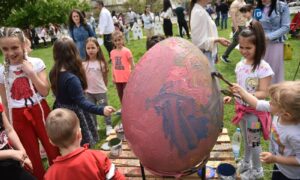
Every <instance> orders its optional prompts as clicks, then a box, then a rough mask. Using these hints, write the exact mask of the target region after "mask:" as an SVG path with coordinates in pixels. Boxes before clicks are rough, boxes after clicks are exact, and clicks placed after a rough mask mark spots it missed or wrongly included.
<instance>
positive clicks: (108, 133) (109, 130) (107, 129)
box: [106, 125, 113, 136]
mask: <svg viewBox="0 0 300 180" xmlns="http://www.w3.org/2000/svg"><path fill="white" fill-rule="evenodd" d="M112 130H113V128H112V126H111V125H107V126H106V136H109V135H110V133H111V132H112Z"/></svg>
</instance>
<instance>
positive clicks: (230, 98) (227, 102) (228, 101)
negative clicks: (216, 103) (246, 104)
mask: <svg viewBox="0 0 300 180" xmlns="http://www.w3.org/2000/svg"><path fill="white" fill-rule="evenodd" d="M231 100H232V97H230V96H225V97H224V98H223V102H224V104H229V103H230V102H231Z"/></svg>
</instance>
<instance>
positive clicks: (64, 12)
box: [4, 0, 90, 28]
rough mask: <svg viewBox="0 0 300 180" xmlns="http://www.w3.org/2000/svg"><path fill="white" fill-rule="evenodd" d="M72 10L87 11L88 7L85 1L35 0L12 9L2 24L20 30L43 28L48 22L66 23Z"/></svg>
mask: <svg viewBox="0 0 300 180" xmlns="http://www.w3.org/2000/svg"><path fill="white" fill-rule="evenodd" d="M73 8H78V9H81V10H88V9H89V8H90V7H89V4H88V3H87V1H83V2H79V1H78V0H67V1H61V0H36V1H35V2H28V3H26V4H25V5H24V6H23V7H20V8H18V9H16V8H13V9H12V10H11V13H9V17H8V18H7V20H6V21H5V23H4V24H5V25H7V26H15V27H21V28H25V27H28V26H29V25H33V26H35V27H36V26H43V25H46V24H48V23H50V22H51V23H58V24H62V23H66V22H67V20H68V16H69V12H70V11H71V10H72V9H73Z"/></svg>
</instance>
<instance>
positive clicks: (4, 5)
mask: <svg viewBox="0 0 300 180" xmlns="http://www.w3.org/2000/svg"><path fill="white" fill-rule="evenodd" d="M35 1H36V0H1V1H0V12H1V13H0V24H5V23H4V22H5V20H6V19H7V18H8V16H10V14H11V11H12V10H18V9H19V8H21V7H23V6H24V5H25V4H26V3H34V2H35Z"/></svg>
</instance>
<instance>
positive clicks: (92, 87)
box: [82, 61, 107, 94]
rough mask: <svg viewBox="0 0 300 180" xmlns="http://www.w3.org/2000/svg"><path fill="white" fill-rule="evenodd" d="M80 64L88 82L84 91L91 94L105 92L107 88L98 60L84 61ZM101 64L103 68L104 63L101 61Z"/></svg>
mask: <svg viewBox="0 0 300 180" xmlns="http://www.w3.org/2000/svg"><path fill="white" fill-rule="evenodd" d="M82 64H83V67H84V70H85V74H86V79H87V84H88V88H87V89H86V92H88V93H91V94H98V93H106V91H107V88H106V86H105V83H104V79H103V75H102V71H101V67H100V63H99V61H85V62H83V63H82ZM101 66H102V69H104V63H101Z"/></svg>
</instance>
